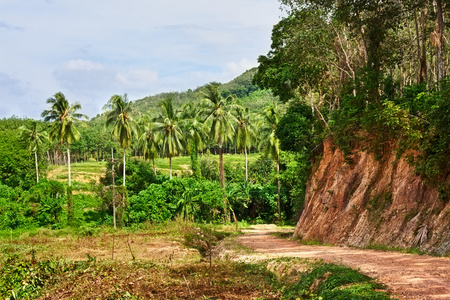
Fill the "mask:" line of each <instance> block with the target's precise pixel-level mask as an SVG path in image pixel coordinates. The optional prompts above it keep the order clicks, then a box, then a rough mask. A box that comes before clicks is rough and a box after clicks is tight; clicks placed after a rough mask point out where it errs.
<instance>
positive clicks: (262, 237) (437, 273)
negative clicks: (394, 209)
mask: <svg viewBox="0 0 450 300" xmlns="http://www.w3.org/2000/svg"><path fill="white" fill-rule="evenodd" d="M244 231H245V234H244V235H242V236H239V237H238V238H237V242H238V243H239V244H241V245H243V246H245V247H248V248H251V249H253V250H255V251H257V252H259V253H262V254H265V255H267V256H268V257H303V258H317V259H323V260H324V261H326V262H331V263H338V264H343V265H346V266H349V267H352V268H359V269H360V270H361V271H362V272H363V273H365V274H366V275H368V276H370V277H373V278H377V279H378V280H380V281H381V282H383V283H385V284H386V285H387V286H388V287H389V290H390V291H391V292H392V293H393V295H394V296H395V297H398V298H399V299H408V300H410V299H412V300H417V299H427V300H428V299H447V300H450V258H442V257H432V256H427V255H412V254H403V253H397V252H384V251H375V250H365V249H355V248H348V247H330V246H309V245H300V244H298V243H297V242H294V241H289V240H285V239H281V238H277V237H275V236H274V235H272V234H273V233H274V232H277V231H278V232H279V231H280V230H279V229H277V228H276V227H275V226H270V225H264V226H255V227H252V228H251V229H249V230H244Z"/></svg>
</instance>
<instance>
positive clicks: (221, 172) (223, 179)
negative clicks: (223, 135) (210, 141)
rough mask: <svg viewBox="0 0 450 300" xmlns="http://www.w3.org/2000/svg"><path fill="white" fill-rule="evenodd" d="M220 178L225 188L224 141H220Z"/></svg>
mask: <svg viewBox="0 0 450 300" xmlns="http://www.w3.org/2000/svg"><path fill="white" fill-rule="evenodd" d="M219 178H220V186H221V187H222V188H223V189H224V188H225V173H224V170H223V153H222V141H219Z"/></svg>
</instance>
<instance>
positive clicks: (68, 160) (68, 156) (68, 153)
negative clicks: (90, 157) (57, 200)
mask: <svg viewBox="0 0 450 300" xmlns="http://www.w3.org/2000/svg"><path fill="white" fill-rule="evenodd" d="M67 166H68V167H69V186H71V185H72V183H71V180H70V150H69V144H67Z"/></svg>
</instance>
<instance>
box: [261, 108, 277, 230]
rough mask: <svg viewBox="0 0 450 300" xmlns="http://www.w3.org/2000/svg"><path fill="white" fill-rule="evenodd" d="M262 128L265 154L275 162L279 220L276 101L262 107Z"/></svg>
mask: <svg viewBox="0 0 450 300" xmlns="http://www.w3.org/2000/svg"><path fill="white" fill-rule="evenodd" d="M262 117H263V120H262V121H263V126H264V127H263V128H262V130H261V133H262V141H261V143H262V144H263V146H264V153H265V155H266V156H269V155H270V156H271V157H272V160H274V161H275V162H276V165H277V180H278V221H281V191H280V178H279V174H280V153H281V149H280V139H279V138H278V137H277V136H276V135H275V131H276V129H277V125H278V121H279V118H280V112H279V110H278V107H277V105H276V103H275V102H274V103H272V104H271V105H269V106H267V107H265V108H264V111H263V114H262Z"/></svg>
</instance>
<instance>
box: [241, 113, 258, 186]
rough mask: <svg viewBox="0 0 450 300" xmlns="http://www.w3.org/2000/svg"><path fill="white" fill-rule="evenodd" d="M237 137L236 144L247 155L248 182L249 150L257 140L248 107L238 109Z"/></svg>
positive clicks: (246, 178)
mask: <svg viewBox="0 0 450 300" xmlns="http://www.w3.org/2000/svg"><path fill="white" fill-rule="evenodd" d="M236 119H237V122H238V123H237V136H236V144H237V147H238V148H239V149H242V150H244V154H245V181H248V161H247V149H250V148H251V146H252V142H253V141H254V140H255V139H256V133H255V128H254V126H253V123H252V115H251V114H250V112H249V109H248V107H245V108H244V107H238V108H237V109H236Z"/></svg>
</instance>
